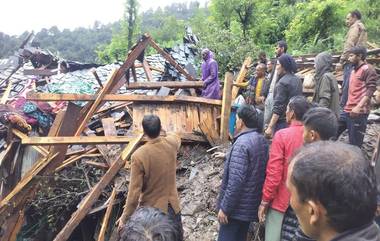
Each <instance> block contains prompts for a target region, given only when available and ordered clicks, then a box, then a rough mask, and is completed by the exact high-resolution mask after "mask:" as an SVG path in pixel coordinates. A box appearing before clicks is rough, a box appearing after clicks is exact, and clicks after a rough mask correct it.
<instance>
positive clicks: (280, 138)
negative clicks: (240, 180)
mask: <svg viewBox="0 0 380 241" xmlns="http://www.w3.org/2000/svg"><path fill="white" fill-rule="evenodd" d="M309 107H310V104H309V103H308V102H307V100H306V98H305V97H303V96H295V97H293V98H291V99H290V101H289V104H288V106H287V110H286V121H287V122H288V124H289V127H288V128H285V129H282V130H279V131H278V132H276V134H275V136H274V138H273V142H272V146H271V150H270V154H269V161H268V165H267V169H266V178H265V182H264V188H263V196H262V201H261V204H260V207H259V213H258V216H259V221H260V222H264V221H265V240H266V241H268V240H270V241H279V240H280V236H281V226H282V221H283V218H284V214H285V212H286V210H287V209H288V207H289V199H290V194H289V191H288V190H287V188H286V177H287V171H288V165H289V161H290V158H291V156H292V155H293V153H294V151H295V150H297V149H298V148H300V147H301V146H302V145H303V125H302V122H301V121H302V118H303V115H304V114H305V113H306V111H307V110H308V109H309Z"/></svg>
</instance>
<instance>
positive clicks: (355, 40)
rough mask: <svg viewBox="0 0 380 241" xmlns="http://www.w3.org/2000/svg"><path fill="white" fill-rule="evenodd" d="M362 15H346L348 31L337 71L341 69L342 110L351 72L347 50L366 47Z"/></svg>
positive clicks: (356, 13)
mask: <svg viewBox="0 0 380 241" xmlns="http://www.w3.org/2000/svg"><path fill="white" fill-rule="evenodd" d="M361 19H362V14H361V13H360V12H359V11H358V10H355V11H352V12H350V13H349V14H347V17H346V25H347V27H349V30H348V32H347V35H346V41H345V42H344V46H343V53H342V55H341V57H340V61H339V64H338V66H337V69H338V70H339V69H342V68H343V86H342V90H343V91H342V98H341V101H340V105H341V107H342V108H343V107H344V106H345V105H346V102H347V98H348V85H349V80H350V74H351V71H352V68H353V66H352V64H351V63H350V61H348V56H349V52H348V51H349V50H350V49H351V48H352V47H366V46H367V30H366V28H365V26H364V24H363V23H362V22H361Z"/></svg>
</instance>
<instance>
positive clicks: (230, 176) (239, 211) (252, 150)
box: [218, 105, 268, 241]
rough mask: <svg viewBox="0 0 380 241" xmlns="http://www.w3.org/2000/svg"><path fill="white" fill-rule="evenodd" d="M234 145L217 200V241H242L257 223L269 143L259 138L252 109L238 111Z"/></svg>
mask: <svg viewBox="0 0 380 241" xmlns="http://www.w3.org/2000/svg"><path fill="white" fill-rule="evenodd" d="M237 117H238V118H237V120H236V133H238V134H237V135H236V136H235V138H234V143H233V145H232V147H231V149H230V151H229V153H228V154H227V155H226V158H225V163H224V173H223V181H222V185H221V191H220V195H219V199H218V210H219V213H218V220H219V223H220V229H219V237H218V241H240V240H241V241H245V240H246V237H247V232H248V228H249V223H250V222H252V221H256V222H257V220H258V217H257V211H258V207H259V205H260V202H261V195H262V187H263V183H264V180H265V169H266V164H267V160H268V143H267V141H266V139H265V138H264V136H263V135H261V134H259V132H258V127H259V121H258V113H257V111H256V110H255V108H254V107H253V106H249V105H243V106H241V107H240V108H239V109H238V112H237Z"/></svg>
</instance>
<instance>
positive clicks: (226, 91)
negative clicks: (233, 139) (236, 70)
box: [220, 72, 234, 142]
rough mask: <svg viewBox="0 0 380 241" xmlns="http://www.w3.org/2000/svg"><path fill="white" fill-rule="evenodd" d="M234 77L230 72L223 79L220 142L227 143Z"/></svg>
mask: <svg viewBox="0 0 380 241" xmlns="http://www.w3.org/2000/svg"><path fill="white" fill-rule="evenodd" d="M233 79H234V76H233V74H232V73H231V72H227V73H226V77H225V79H224V88H223V99H222V119H221V125H220V138H221V139H222V142H226V141H228V133H229V122H230V114H231V105H232V92H231V90H232V82H233Z"/></svg>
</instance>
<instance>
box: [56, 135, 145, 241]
mask: <svg viewBox="0 0 380 241" xmlns="http://www.w3.org/2000/svg"><path fill="white" fill-rule="evenodd" d="M142 137H143V134H140V135H139V136H138V137H137V138H135V139H134V140H132V141H131V142H130V143H129V144H128V146H127V147H126V148H125V149H124V150H123V152H122V154H121V157H120V158H119V159H118V160H117V161H116V162H114V163H113V164H112V166H111V167H110V168H109V169H108V170H107V172H106V173H105V174H104V176H103V177H102V178H101V179H100V181H99V182H98V183H97V184H96V185H95V186H94V187H93V188H92V190H91V191H90V192H89V193H88V194H87V195H86V197H85V198H84V199H83V201H82V204H81V205H80V207H79V208H78V210H77V211H75V212H74V213H73V214H72V216H71V218H70V220H69V221H68V222H67V223H66V225H65V227H63V229H62V230H61V231H60V232H59V233H58V235H57V236H56V237H55V239H54V241H66V240H67V239H68V238H69V237H70V235H71V234H72V232H73V231H74V229H75V228H76V227H77V226H78V224H79V223H80V222H81V221H82V219H83V218H84V217H85V216H86V215H87V213H88V212H89V211H90V209H91V207H92V205H93V204H94V203H95V202H96V201H97V200H98V198H99V196H100V194H101V193H102V191H103V189H104V188H105V187H106V186H107V185H108V184H109V183H110V182H111V181H112V179H113V178H114V176H115V175H116V174H117V172H118V171H119V170H120V169H121V168H122V167H123V165H124V164H125V162H126V160H127V159H128V158H129V157H130V156H131V154H132V153H133V151H134V150H135V149H136V148H137V146H138V144H139V143H140V141H141V139H142Z"/></svg>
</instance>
